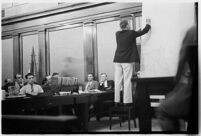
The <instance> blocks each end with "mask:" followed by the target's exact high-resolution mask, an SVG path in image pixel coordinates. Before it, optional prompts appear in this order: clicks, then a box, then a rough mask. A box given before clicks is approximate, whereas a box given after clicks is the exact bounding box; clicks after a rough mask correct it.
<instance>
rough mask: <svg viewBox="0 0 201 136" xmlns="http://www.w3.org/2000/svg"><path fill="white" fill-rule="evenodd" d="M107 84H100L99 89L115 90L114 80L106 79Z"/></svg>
mask: <svg viewBox="0 0 201 136" xmlns="http://www.w3.org/2000/svg"><path fill="white" fill-rule="evenodd" d="M106 82H107V86H105V84H102V85H101V84H99V88H98V89H99V90H113V89H114V81H113V80H106Z"/></svg>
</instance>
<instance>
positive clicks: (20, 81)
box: [15, 73, 24, 89]
mask: <svg viewBox="0 0 201 136" xmlns="http://www.w3.org/2000/svg"><path fill="white" fill-rule="evenodd" d="M23 86H24V80H23V78H22V75H21V74H19V73H17V74H16V75H15V87H16V88H19V89H21V88H22V87H23Z"/></svg>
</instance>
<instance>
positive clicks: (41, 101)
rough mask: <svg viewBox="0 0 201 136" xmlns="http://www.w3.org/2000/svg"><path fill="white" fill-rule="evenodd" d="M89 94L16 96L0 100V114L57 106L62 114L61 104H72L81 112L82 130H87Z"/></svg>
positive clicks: (16, 113)
mask: <svg viewBox="0 0 201 136" xmlns="http://www.w3.org/2000/svg"><path fill="white" fill-rule="evenodd" d="M89 96H90V95H89V94H80V95H66V96H42V97H17V98H10V99H6V100H2V114H3V115H9V114H15V115H20V114H23V112H21V111H22V110H24V109H25V110H26V109H28V110H29V109H41V108H50V107H55V106H58V107H59V112H60V113H59V114H62V106H63V105H74V106H75V107H78V109H79V110H80V111H81V113H82V114H79V115H78V118H79V119H80V123H81V124H82V125H83V130H84V131H85V132H87V131H88V102H89Z"/></svg>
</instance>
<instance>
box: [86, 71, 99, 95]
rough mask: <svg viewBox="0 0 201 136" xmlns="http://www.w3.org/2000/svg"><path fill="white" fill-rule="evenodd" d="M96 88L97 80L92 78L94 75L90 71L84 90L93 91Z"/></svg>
mask: <svg viewBox="0 0 201 136" xmlns="http://www.w3.org/2000/svg"><path fill="white" fill-rule="evenodd" d="M96 89H98V82H97V81H95V80H94V75H93V74H92V73H89V74H88V82H87V83H86V86H85V90H84V91H85V92H93V91H94V90H96Z"/></svg>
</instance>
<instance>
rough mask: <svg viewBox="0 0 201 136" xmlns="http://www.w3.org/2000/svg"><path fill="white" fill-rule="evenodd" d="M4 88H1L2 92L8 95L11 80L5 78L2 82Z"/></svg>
mask: <svg viewBox="0 0 201 136" xmlns="http://www.w3.org/2000/svg"><path fill="white" fill-rule="evenodd" d="M4 83H5V84H4V86H2V90H5V91H6V92H7V93H8V86H9V84H10V83H12V80H11V79H10V78H7V79H5V80H4Z"/></svg>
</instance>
